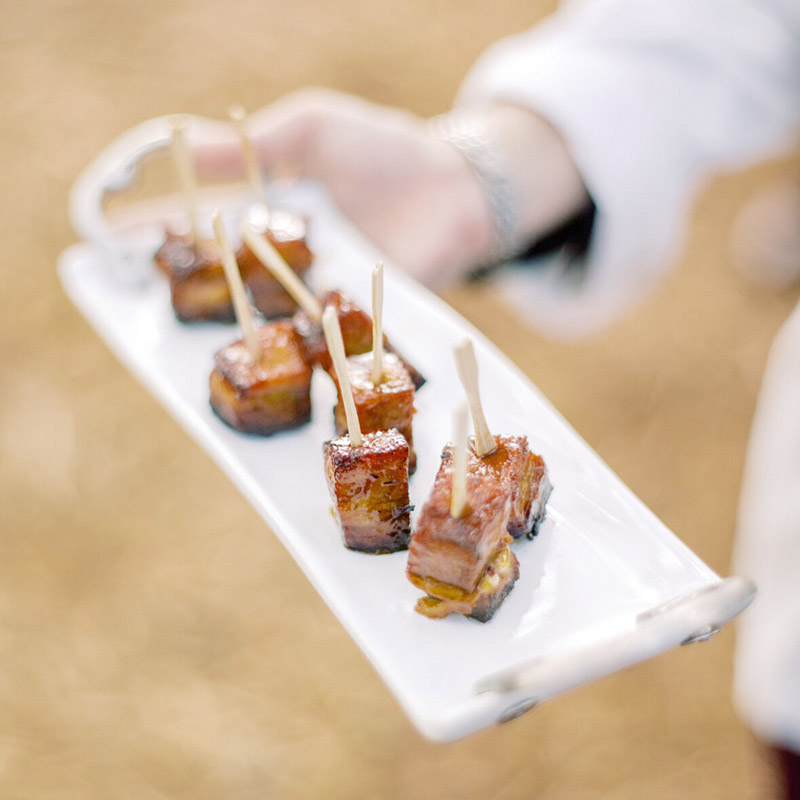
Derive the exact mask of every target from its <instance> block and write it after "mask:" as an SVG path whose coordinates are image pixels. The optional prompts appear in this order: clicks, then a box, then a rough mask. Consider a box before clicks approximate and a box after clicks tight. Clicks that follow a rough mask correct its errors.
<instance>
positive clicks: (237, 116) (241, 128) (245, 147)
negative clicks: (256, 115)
mask: <svg viewBox="0 0 800 800" xmlns="http://www.w3.org/2000/svg"><path fill="white" fill-rule="evenodd" d="M228 116H230V118H231V121H232V122H233V124H234V127H235V128H236V133H238V134H239V141H240V142H241V145H242V156H243V157H244V166H245V169H246V171H247V179H248V180H249V181H250V185H251V186H252V187H253V191H254V192H255V193H256V197H258V199H259V200H260V201H261V202H262V203H263V204H264V205H265V206H266V205H267V193H266V191H265V190H264V182H263V181H262V180H261V169H260V167H259V166H258V158H257V157H256V149H255V147H253V140H252V139H251V138H250V135H249V134H248V133H247V124H246V120H247V112H246V111H245V110H244V108H243V107H242V106H240V105H234V106H231V107H230V108H229V109H228Z"/></svg>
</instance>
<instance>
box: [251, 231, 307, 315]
mask: <svg viewBox="0 0 800 800" xmlns="http://www.w3.org/2000/svg"><path fill="white" fill-rule="evenodd" d="M242 239H243V240H244V242H245V244H246V245H247V246H248V247H249V248H250V249H251V250H252V251H253V253H254V254H255V256H256V258H257V259H258V260H259V261H260V262H261V263H262V264H263V265H264V266H265V267H266V268H267V269H268V270H269V271H270V272H271V273H272V274H273V275H274V276H275V277H276V278H277V280H278V281H280V283H281V286H283V288H284V289H286V291H287V292H289V294H290V295H291V296H292V297H293V298H294V300H295V302H296V303H297V304H298V305H299V306H300V308H302V309H303V311H305V312H306V314H308V316H309V317H311V318H312V319H313V320H314V322H320V321H321V320H322V306H321V305H320V302H319V300H317V298H316V297H314V295H313V294H311V292H310V291H309V289H308V287H307V286H306V285H305V284H304V283H303V281H301V280H300V278H298V277H297V273H296V272H295V271H294V270H293V269H292V268H291V267H290V266H289V265H288V264H287V263H286V261H285V260H284V258H283V256H282V255H281V254H280V253H279V252H278V251H277V250H276V249H275V247H274V245H273V244H272V242H270V241H269V239H267V237H266V236H264V234H263V233H262V232H260V231H258V230H256V228H255V227H254V226H252V225H251V224H250V223H249V222H243V223H242Z"/></svg>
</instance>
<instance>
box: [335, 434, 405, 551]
mask: <svg viewBox="0 0 800 800" xmlns="http://www.w3.org/2000/svg"><path fill="white" fill-rule="evenodd" d="M323 452H324V456H325V477H326V479H327V482H328V490H329V491H330V494H331V499H332V500H333V506H334V512H335V515H336V519H337V521H338V522H339V525H340V527H341V530H342V537H343V539H344V544H345V546H346V547H349V548H350V549H351V550H360V551H362V552H365V553H394V552H396V551H398V550H405V549H406V548H407V547H408V539H409V536H410V534H411V510H412V508H413V506H411V505H409V498H408V444H407V443H406V440H405V438H404V437H403V436H402V434H400V433H399V432H398V431H396V430H389V431H374V432H372V433H366V434H364V435H363V443H362V446H361V447H353V446H352V445H351V444H350V437H349V436H347V435H344V436H339V437H338V438H336V439H333V440H331V441H330V442H325V445H324V448H323Z"/></svg>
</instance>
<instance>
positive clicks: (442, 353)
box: [59, 121, 753, 741]
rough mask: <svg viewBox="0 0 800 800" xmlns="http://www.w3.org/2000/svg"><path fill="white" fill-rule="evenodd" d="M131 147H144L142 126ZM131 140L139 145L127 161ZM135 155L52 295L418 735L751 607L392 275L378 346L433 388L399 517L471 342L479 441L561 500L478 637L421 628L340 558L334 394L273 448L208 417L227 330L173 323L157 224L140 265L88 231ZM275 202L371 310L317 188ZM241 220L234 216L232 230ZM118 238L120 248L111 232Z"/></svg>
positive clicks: (66, 261) (434, 451)
mask: <svg viewBox="0 0 800 800" xmlns="http://www.w3.org/2000/svg"><path fill="white" fill-rule="evenodd" d="M151 122H152V121H151ZM148 137H149V138H148ZM144 138H145V139H147V140H148V142H150V143H152V140H153V138H154V137H153V136H152V130H151V131H150V132H148V133H146V135H145V137H144ZM142 141H143V139H142V133H141V132H139V135H138V138H137V140H136V143H135V144H136V146H135V147H134V148H133V150H134V151H135V152H134V156H136V155H137V153H138V152H139V151H141V149H142ZM130 149H131V145H130V142H129V143H128V145H127V150H126V147H122V148H121V149H119V148H118V152H117V155H116V156H115V158H114V159H111V160H109V158H110V157H109V156H108V154H104V156H103V158H101V159H99V160H98V162H97V163H96V164H95V165H93V167H92V168H91V169H90V170H88V171H87V175H84V176H82V178H81V179H80V180H79V182H78V184H76V191H75V195H74V196H73V206H72V212H73V219H74V221H75V223H76V227H77V228H78V230H79V232H80V233H81V234H82V235H83V236H84V237H86V238H90V239H92V240H93V241H85V242H83V243H81V244H78V245H75V246H73V247H71V248H69V249H68V250H67V251H65V252H64V253H63V254H62V257H61V259H60V263H59V272H60V276H61V280H62V282H63V285H64V288H65V289H66V291H67V293H68V295H69V296H70V297H71V299H72V300H73V301H74V303H75V304H76V306H77V307H78V308H79V309H80V311H81V312H82V313H83V314H84V315H85V317H86V318H87V319H88V320H89V322H90V323H91V324H92V325H93V326H94V328H95V329H96V331H97V332H98V334H99V335H100V337H101V338H102V339H103V340H104V341H105V342H106V343H107V344H108V346H109V347H110V348H111V349H112V350H113V351H114V352H115V353H116V355H117V356H118V357H119V358H120V360H121V361H122V362H123V363H124V364H125V365H126V366H127V368H128V369H130V370H131V372H132V373H134V374H135V375H136V376H137V377H138V378H139V379H140V380H141V381H142V383H143V384H144V385H145V386H146V387H147V388H148V389H150V391H151V392H153V394H154V395H155V396H156V397H157V398H158V399H159V400H160V401H161V402H162V403H163V404H164V406H165V407H166V408H167V409H169V411H170V412H171V413H172V414H173V415H174V416H175V418H176V419H177V421H178V422H179V423H180V424H181V425H182V426H183V427H184V428H185V429H186V430H187V431H188V432H189V433H190V434H191V435H192V436H193V437H194V438H195V439H196V440H197V441H198V442H199V443H200V444H201V445H202V447H203V448H205V450H206V451H207V452H208V454H209V455H210V456H211V457H212V458H213V459H214V460H215V461H216V462H217V463H218V464H219V465H220V467H221V468H222V469H223V470H224V472H225V473H226V474H227V475H228V476H229V477H230V479H231V480H232V481H233V482H234V483H235V484H236V485H237V486H238V487H239V488H240V490H241V491H242V492H243V494H244V495H245V496H246V497H247V499H248V500H249V501H250V502H251V503H252V504H253V506H254V507H255V508H256V509H257V510H258V512H259V513H260V514H261V515H262V516H263V518H264V520H265V522H266V523H267V525H268V526H269V527H270V529H271V530H272V531H273V532H274V533H275V535H276V536H278V537H279V538H280V540H281V541H282V542H283V544H284V545H285V546H286V548H287V549H288V550H289V552H290V553H291V554H292V556H293V557H294V559H295V560H296V562H297V563H298V565H299V566H300V567H301V568H302V570H303V571H304V573H305V574H306V576H307V577H308V579H309V581H310V582H311V583H312V584H313V586H314V587H315V588H316V589H317V591H318V592H319V593H320V595H321V596H322V597H323V599H324V600H325V602H326V603H327V604H328V605H329V607H330V608H331V610H332V611H333V612H334V613H335V614H336V616H337V617H338V619H339V620H340V621H341V623H342V624H343V625H344V626H345V628H346V629H347V630H348V632H349V633H350V634H351V635H352V637H353V638H354V640H355V641H356V642H357V644H358V645H359V646H360V647H361V648H362V650H363V651H364V653H365V654H366V655H367V657H368V658H369V660H370V661H371V663H372V664H373V665H374V667H375V669H376V670H377V671H378V673H379V674H380V675H381V676H382V678H383V679H384V681H385V682H386V683H387V685H388V686H389V688H390V689H391V691H392V692H393V693H394V694H395V696H396V698H397V700H398V701H399V703H400V704H401V706H402V707H403V709H404V710H405V711H406V713H407V714H408V716H409V717H410V718H411V720H412V721H413V722H414V724H415V725H416V726H417V728H418V729H419V730H420V731H421V732H422V733H423V734H424V735H426V736H427V737H429V738H431V739H434V740H438V741H450V740H454V739H457V738H459V737H463V736H465V735H467V734H469V733H471V732H474V731H476V730H479V729H481V728H483V727H485V726H487V725H490V724H492V723H495V722H497V721H501V720H503V719H508V718H511V717H513V716H516V715H517V714H518V713H521V712H522V711H524V710H527V709H528V708H530V707H531V706H532V705H533V704H534V703H536V702H539V701H541V700H543V699H546V698H549V697H552V696H554V695H556V694H558V693H560V692H562V691H564V690H566V689H568V688H571V687H574V686H577V685H580V684H582V683H586V682H588V681H590V680H592V679H594V678H597V677H600V676H602V675H605V674H609V673H611V672H613V671H615V670H617V669H621V668H622V667H625V666H628V665H629V664H632V663H635V662H637V661H641V660H643V659H645V658H648V657H650V656H652V655H655V654H656V653H659V652H662V651H664V650H666V649H668V648H670V647H673V646H675V645H677V644H679V643H681V642H683V641H685V640H687V639H693V638H695V639H696V638H701V639H702V638H707V636H708V635H709V634H710V633H712V632H714V631H715V630H716V629H718V628H719V626H721V625H722V624H724V623H725V622H726V621H728V620H729V619H730V618H731V617H733V616H734V615H735V614H737V613H738V612H739V611H740V610H741V609H742V608H744V607H745V606H746V605H747V603H748V602H749V600H750V598H751V597H752V593H753V588H752V586H750V585H749V584H747V583H746V582H745V581H743V580H741V579H737V578H729V579H727V580H725V581H723V580H721V579H720V578H719V576H717V575H716V574H715V573H714V572H713V571H712V570H711V569H709V568H708V567H707V566H706V565H705V564H704V563H703V562H702V561H701V560H700V559H699V558H697V557H696V556H695V555H694V554H693V553H692V552H691V551H690V550H689V549H688V548H687V547H686V546H685V545H684V544H682V543H681V542H680V541H679V540H678V539H677V538H676V537H675V536H674V535H673V534H672V533H671V532H670V531H669V530H668V529H667V528H666V527H665V526H664V525H663V524H662V523H661V522H660V521H659V520H658V519H657V518H656V517H655V516H654V515H653V514H652V513H651V512H650V511H649V510H648V509H647V508H646V507H645V506H644V505H643V504H642V503H641V502H640V501H639V500H638V499H637V498H636V497H635V496H634V495H633V493H632V492H631V491H630V490H629V489H628V488H627V487H626V486H625V485H624V484H623V483H622V482H621V481H620V480H619V478H617V476H616V475H614V474H613V473H612V471H611V470H610V469H609V468H608V467H607V466H606V465H605V464H604V463H603V461H602V460H601V459H600V458H599V457H598V456H597V455H596V454H595V453H594V452H593V451H592V450H591V449H590V448H589V447H588V446H587V444H586V443H585V442H584V441H583V440H582V439H581V438H580V437H579V436H578V435H577V434H576V433H575V431H574V430H573V429H572V428H571V427H570V426H569V425H568V424H567V423H566V422H565V421H564V419H563V418H562V417H561V416H560V415H559V414H558V412H557V411H556V410H555V409H554V408H553V407H552V406H551V405H550V404H549V403H548V402H547V401H546V400H545V399H544V398H543V396H542V395H541V394H540V392H539V391H538V390H537V389H536V387H535V386H534V385H533V384H532V383H531V382H530V380H528V379H527V378H526V377H525V376H524V375H523V374H522V373H521V372H520V371H519V370H518V369H517V368H515V367H514V365H513V364H511V363H510V362H509V360H508V359H507V358H506V357H505V356H504V355H503V354H502V353H501V352H499V351H498V350H497V348H495V347H494V346H493V345H492V344H490V343H489V342H488V341H487V340H486V339H485V338H484V337H483V336H482V335H481V334H480V333H479V332H478V331H476V330H475V329H474V328H473V327H471V326H470V325H469V324H468V323H467V322H466V321H465V320H464V319H463V318H461V317H460V316H459V315H458V314H457V313H456V312H455V311H453V310H452V309H451V308H450V307H449V306H447V305H446V304H445V303H443V302H442V301H441V300H440V299H439V298H437V297H436V296H434V295H433V294H431V293H430V292H428V291H427V290H425V289H423V288H421V287H420V286H419V285H417V284H416V283H414V282H413V281H412V280H411V279H409V278H408V277H407V276H405V275H404V274H403V273H401V272H400V271H397V270H394V269H392V268H391V267H390V266H388V267H387V270H386V275H385V303H384V324H385V330H386V332H387V334H388V336H389V337H390V339H391V340H392V341H393V342H394V343H395V344H396V346H398V348H399V349H400V350H401V351H402V353H403V355H404V356H405V357H406V358H407V359H408V360H409V361H411V362H412V363H413V364H414V365H415V366H416V367H417V368H418V369H419V370H420V371H421V372H422V373H423V374H424V375H425V376H426V377H427V378H428V381H427V383H426V384H425V385H424V386H423V387H422V389H420V391H419V392H418V394H417V399H416V409H417V414H416V416H415V419H414V442H415V448H416V450H417V453H418V462H419V466H418V470H417V473H416V474H415V475H414V476H413V477H412V479H411V501H412V503H414V504H415V505H416V507H417V509H419V508H420V506H421V505H422V503H423V502H424V500H425V497H426V496H427V493H428V491H429V489H430V487H431V484H432V480H433V476H434V474H435V472H436V470H437V468H438V463H439V454H440V452H441V449H442V446H443V445H444V443H445V439H446V438H447V436H448V435H449V431H450V428H451V414H452V410H453V408H454V407H455V406H456V404H458V403H459V402H461V401H462V399H463V391H462V389H461V385H460V383H459V381H458V378H457V375H456V371H455V366H454V362H453V357H452V348H453V345H455V344H456V343H459V342H461V341H462V340H463V339H464V338H465V337H469V338H471V339H472V341H473V343H474V346H475V350H476V355H477V359H478V364H479V369H480V382H481V391H482V397H483V402H484V407H485V412H486V417H487V420H488V422H489V426H490V428H491V429H492V430H493V431H494V432H497V433H513V434H524V435H526V436H527V437H528V439H529V441H530V444H531V447H532V449H533V450H534V451H535V452H538V453H540V454H541V455H542V456H543V457H544V458H545V461H546V463H547V465H548V468H549V470H550V475H551V478H552V482H553V485H554V490H553V493H552V495H551V497H550V500H549V502H548V511H547V518H546V521H545V523H544V524H543V525H542V528H541V530H540V533H539V535H538V536H537V537H536V538H535V539H533V540H530V541H529V540H526V539H523V540H521V541H517V542H515V544H514V546H513V547H514V551H515V553H516V555H517V557H518V558H519V561H520V571H521V575H520V579H519V581H518V582H517V584H516V586H515V588H514V590H513V591H512V592H511V594H510V595H509V596H508V598H507V599H506V601H505V602H504V603H503V605H502V606H501V608H500V609H499V611H498V612H497V614H496V615H495V617H494V618H493V619H492V620H491V621H490V622H489V623H486V624H481V623H477V622H475V621H473V620H468V619H466V618H464V617H450V618H448V619H445V620H441V621H433V620H430V619H427V618H425V617H422V616H420V615H419V614H417V613H415V612H414V610H413V609H414V604H415V602H416V600H417V598H418V597H419V596H420V593H419V591H418V590H417V589H415V588H414V587H413V586H412V585H411V584H410V583H409V581H408V580H407V578H406V577H405V566H406V554H405V553H395V554H391V555H381V556H375V555H366V554H361V553H356V552H353V551H350V550H347V549H346V548H345V547H343V545H342V541H341V536H340V533H339V531H338V529H337V527H336V524H335V522H334V519H333V517H332V515H331V513H330V498H329V495H328V491H327V487H326V484H325V479H324V475H323V463H322V443H323V442H324V441H325V440H326V439H329V438H331V436H332V434H333V430H332V413H331V409H332V407H333V403H334V400H335V390H334V387H333V385H332V383H331V382H330V380H329V379H328V377H327V376H326V375H325V374H323V373H318V374H315V376H314V380H313V384H312V402H313V418H312V421H311V423H310V424H309V425H306V426H304V427H302V428H300V429H298V430H295V431H290V432H285V433H282V434H279V435H276V436H272V437H269V438H261V437H256V436H248V435H244V434H240V433H237V432H235V431H233V430H231V429H229V428H228V427H226V426H225V425H224V424H223V423H222V422H221V421H220V420H219V419H218V418H217V417H216V416H215V415H214V414H213V412H212V411H211V408H210V406H209V402H208V376H209V372H210V370H211V367H212V359H213V355H214V353H215V351H216V350H217V349H219V348H220V347H222V346H224V345H226V344H228V343H229V342H231V341H232V340H233V339H235V338H238V335H239V334H238V330H237V329H236V328H235V326H226V325H220V324H213V323H208V324H199V325H185V324H181V323H179V322H178V321H177V320H176V319H175V317H174V315H173V312H172V308H171V305H170V298H169V288H168V286H167V283H166V281H165V280H164V279H163V277H162V276H160V275H159V274H158V273H157V272H156V271H155V269H153V268H152V266H151V265H149V262H148V261H147V255H146V254H147V252H151V251H152V245H153V242H154V241H157V238H158V235H159V230H160V226H156V227H155V228H154V227H153V226H151V227H150V228H149V229H147V228H143V229H142V230H141V231H140V232H139V233H137V234H136V236H137V237H139V238H138V244H142V243H144V242H147V243H148V244H147V247H149V248H150V250H149V251H148V250H147V248H146V247H144V245H143V244H142V248H140V252H139V254H138V256H137V258H138V259H139V261H138V267H136V268H135V269H134V267H133V266H130V265H129V266H127V267H126V265H125V263H124V261H121V260H120V259H119V258H118V255H119V254H118V253H116V254H115V253H114V252H112V251H111V250H110V249H109V247H110V243H112V242H114V236H115V233H114V231H113V229H110V228H109V229H108V230H105V231H100V232H98V229H97V224H96V222H97V219H99V217H98V216H97V214H96V213H95V212H96V209H93V204H95V201H96V200H97V199H98V198H100V197H102V191H99V192H98V191H96V190H97V189H98V186H99V185H100V184H104V180H105V178H106V177H107V178H109V180H110V181H111V179H114V180H115V181H116V182H117V183H119V176H118V175H117V174H115V172H114V169H116V166H117V163H118V162H119V159H120V156H119V154H120V153H123V154H124V155H125V159H123V161H125V160H126V159H127V160H128V161H129V160H130V155H131V154H130V152H129V151H130ZM103 159H105V160H103ZM112 182H113V181H112ZM100 188H102V186H101V187H100ZM239 200H241V198H239ZM283 202H284V206H285V207H287V206H288V207H290V208H292V209H293V210H295V211H301V212H303V213H305V214H308V215H309V217H310V220H311V223H310V243H311V246H312V249H313V250H314V252H315V254H316V257H317V260H316V263H315V266H314V267H313V280H314V284H315V285H316V286H317V287H339V288H342V289H343V290H345V291H346V292H347V293H348V294H350V295H351V296H352V297H354V298H355V299H356V301H357V302H359V303H360V304H361V305H362V306H363V307H364V308H367V309H368V308H369V305H370V275H371V271H372V267H373V265H374V263H375V261H376V259H377V258H378V257H379V254H378V253H376V252H375V251H374V249H373V248H372V247H371V246H370V245H369V244H368V243H366V242H365V241H364V240H363V239H362V238H360V237H359V236H358V235H357V233H356V232H355V231H354V230H353V229H352V228H351V227H350V226H349V225H348V224H347V223H346V222H345V220H343V219H342V218H341V216H340V215H339V214H338V213H337V212H336V210H335V209H334V208H333V207H332V205H331V204H330V203H329V202H328V201H327V199H326V198H325V196H324V195H323V194H322V193H321V192H320V191H318V190H316V189H314V188H313V187H297V188H295V189H294V190H292V191H290V192H289V193H288V194H287V195H286V197H285V198H284V199H283ZM234 207H235V204H234V206H233V207H232V206H230V204H228V211H229V212H230V213H231V214H233V213H234ZM90 212H91V213H90ZM92 215H94V216H92ZM90 217H92V218H90ZM117 242H118V243H122V242H123V237H122V235H121V234H120V236H119V237H118V239H117ZM121 246H123V247H124V243H123V244H122V245H121ZM143 252H144V253H145V263H144V265H143V264H142V261H141V256H142V253H143ZM115 259H116V263H114V262H115ZM125 269H130V270H131V274H130V275H129V276H127V277H135V279H134V280H129V279H127V278H126V276H125V275H124V270H125ZM121 271H123V273H121Z"/></svg>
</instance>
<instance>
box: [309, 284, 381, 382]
mask: <svg viewBox="0 0 800 800" xmlns="http://www.w3.org/2000/svg"><path fill="white" fill-rule="evenodd" d="M320 303H321V305H322V307H323V309H325V308H327V307H328V306H333V307H334V308H335V309H336V316H337V317H338V320H339V328H340V329H341V331H342V342H343V343H344V352H345V355H348V356H353V355H359V354H360V353H366V352H367V351H368V350H371V349H372V319H371V317H370V316H369V314H367V313H366V312H365V311H363V310H362V309H361V308H359V306H358V305H356V304H355V303H354V302H353V301H352V300H351V299H350V298H349V297H348V296H347V295H346V294H344V292H340V291H339V290H338V289H335V290H333V291H331V292H327V293H326V294H325V295H323V297H322V298H321V300H320ZM294 326H295V328H296V329H297V331H298V333H299V334H300V335H301V336H302V339H303V346H304V347H305V350H306V358H307V359H308V360H309V361H310V362H311V363H313V364H319V365H320V366H321V367H322V368H323V369H324V370H326V371H327V372H332V371H333V362H332V361H331V357H330V354H329V353H328V345H327V344H326V342H325V334H324V333H323V331H322V324H321V323H319V322H317V321H315V320H313V319H312V318H311V317H309V316H308V314H307V313H306V312H305V311H303V310H300V311H298V312H297V313H296V314H295V315H294Z"/></svg>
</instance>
